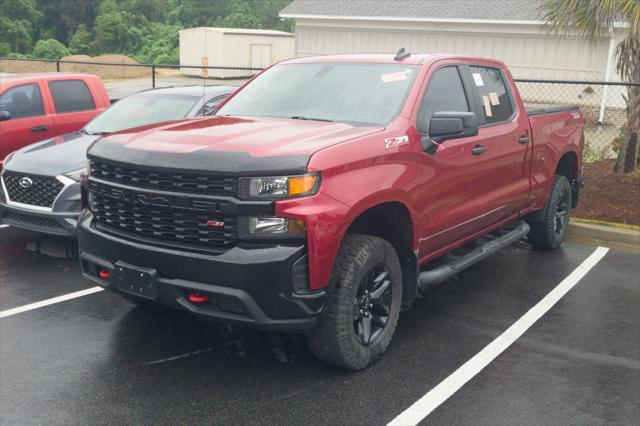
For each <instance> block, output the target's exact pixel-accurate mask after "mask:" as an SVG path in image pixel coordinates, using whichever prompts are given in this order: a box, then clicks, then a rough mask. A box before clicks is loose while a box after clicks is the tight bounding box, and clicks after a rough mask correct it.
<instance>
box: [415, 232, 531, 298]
mask: <svg viewBox="0 0 640 426" xmlns="http://www.w3.org/2000/svg"><path fill="white" fill-rule="evenodd" d="M529 229H530V228H529V224H528V223H526V222H520V223H519V224H518V225H517V226H516V227H515V229H513V230H512V231H509V232H508V233H506V234H504V235H502V236H501V237H498V238H496V239H495V240H491V241H489V242H487V243H486V244H484V245H482V246H480V247H478V248H477V249H475V250H473V251H472V252H470V253H469V254H466V255H465V256H463V257H461V258H459V259H456V260H455V261H453V262H451V263H449V264H447V265H442V266H439V267H437V268H435V269H431V270H429V271H424V272H421V273H420V275H418V286H419V287H420V289H421V290H426V289H428V288H431V287H433V286H436V285H438V284H440V283H441V282H442V281H444V280H446V279H447V278H450V277H451V276H453V275H455V274H457V273H458V272H461V271H463V270H465V269H467V268H468V267H469V266H471V265H473V264H475V263H477V262H479V261H481V260H482V259H484V258H486V257H488V256H490V255H492V254H493V253H495V252H497V251H498V250H500V249H502V248H504V247H506V246H508V245H510V244H512V243H514V242H516V241H518V240H519V239H520V238H522V237H524V236H526V235H527V234H528V233H529Z"/></svg>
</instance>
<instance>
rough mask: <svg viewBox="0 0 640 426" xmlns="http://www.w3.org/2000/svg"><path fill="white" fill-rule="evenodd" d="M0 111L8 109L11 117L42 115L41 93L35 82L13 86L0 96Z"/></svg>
mask: <svg viewBox="0 0 640 426" xmlns="http://www.w3.org/2000/svg"><path fill="white" fill-rule="evenodd" d="M0 111H9V114H11V119H12V120H13V119H16V118H24V117H36V116H39V115H44V107H43V106H42V95H41V94H40V88H39V87H38V85H37V84H23V85H20V86H16V87H13V88H11V89H9V90H7V91H6V92H4V93H3V94H2V96H0Z"/></svg>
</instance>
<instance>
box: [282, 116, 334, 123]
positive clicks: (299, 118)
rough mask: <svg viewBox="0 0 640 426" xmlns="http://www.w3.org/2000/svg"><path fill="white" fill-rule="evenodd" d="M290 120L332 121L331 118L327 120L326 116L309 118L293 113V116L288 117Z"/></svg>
mask: <svg viewBox="0 0 640 426" xmlns="http://www.w3.org/2000/svg"><path fill="white" fill-rule="evenodd" d="M289 118H290V119H292V120H311V121H325V122H327V123H333V120H327V119H326V118H311V117H305V116H303V115H294V116H293V117H289Z"/></svg>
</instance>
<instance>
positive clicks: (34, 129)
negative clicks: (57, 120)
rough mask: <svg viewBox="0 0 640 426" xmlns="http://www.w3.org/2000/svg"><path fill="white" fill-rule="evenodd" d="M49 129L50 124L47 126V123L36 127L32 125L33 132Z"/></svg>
mask: <svg viewBox="0 0 640 426" xmlns="http://www.w3.org/2000/svg"><path fill="white" fill-rule="evenodd" d="M47 130H49V126H45V125H42V126H36V127H32V128H31V131H32V132H33V133H36V132H46V131H47Z"/></svg>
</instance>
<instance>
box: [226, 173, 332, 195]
mask: <svg viewBox="0 0 640 426" xmlns="http://www.w3.org/2000/svg"><path fill="white" fill-rule="evenodd" d="M239 183H240V198H243V199H272V200H279V199H283V198H291V197H300V196H304V195H312V194H315V193H316V192H317V190H318V187H319V186H320V176H319V175H317V174H307V175H300V176H271V177H250V178H240V181H239Z"/></svg>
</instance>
